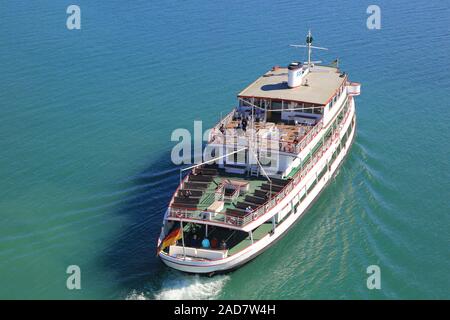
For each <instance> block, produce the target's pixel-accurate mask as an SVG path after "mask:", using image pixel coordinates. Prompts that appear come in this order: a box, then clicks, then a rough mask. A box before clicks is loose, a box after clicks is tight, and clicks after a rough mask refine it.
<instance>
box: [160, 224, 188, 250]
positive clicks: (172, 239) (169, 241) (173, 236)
mask: <svg viewBox="0 0 450 320" xmlns="http://www.w3.org/2000/svg"><path fill="white" fill-rule="evenodd" d="M182 236H183V233H182V232H181V227H178V228H176V229H175V230H173V231H172V232H170V233H169V234H168V235H167V236H166V237H165V238H164V240H163V241H161V244H160V245H159V247H158V250H157V254H159V253H160V252H161V251H162V250H164V249H165V248H167V247H168V246H171V245H173V244H175V243H176V242H177V240H179V239H181V238H182Z"/></svg>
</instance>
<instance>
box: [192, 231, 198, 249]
mask: <svg viewBox="0 0 450 320" xmlns="http://www.w3.org/2000/svg"><path fill="white" fill-rule="evenodd" d="M198 246H199V242H198V238H197V235H196V234H194V235H193V236H192V240H191V247H193V248H196V247H198Z"/></svg>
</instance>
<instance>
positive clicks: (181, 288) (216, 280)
mask: <svg viewBox="0 0 450 320" xmlns="http://www.w3.org/2000/svg"><path fill="white" fill-rule="evenodd" d="M228 279H229V276H215V277H213V278H205V277H199V276H198V275H196V276H184V277H180V278H177V279H176V278H170V279H167V280H165V281H164V282H163V288H162V289H161V291H160V292H158V293H156V294H155V299H156V300H180V299H188V300H213V299H216V298H217V297H218V296H219V294H220V291H221V290H222V288H223V286H224V285H225V283H226V282H227V281H228Z"/></svg>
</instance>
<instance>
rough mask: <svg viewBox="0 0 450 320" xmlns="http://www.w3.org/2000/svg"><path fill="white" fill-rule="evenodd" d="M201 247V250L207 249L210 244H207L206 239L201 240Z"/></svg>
mask: <svg viewBox="0 0 450 320" xmlns="http://www.w3.org/2000/svg"><path fill="white" fill-rule="evenodd" d="M202 247H203V248H209V247H211V244H210V243H209V240H208V238H205V239H203V241H202Z"/></svg>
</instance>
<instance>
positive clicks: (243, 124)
mask: <svg viewBox="0 0 450 320" xmlns="http://www.w3.org/2000/svg"><path fill="white" fill-rule="evenodd" d="M241 127H242V130H244V132H245V131H247V119H246V118H244V119H242V121H241Z"/></svg>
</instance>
